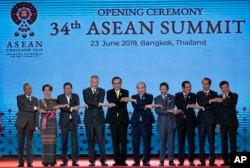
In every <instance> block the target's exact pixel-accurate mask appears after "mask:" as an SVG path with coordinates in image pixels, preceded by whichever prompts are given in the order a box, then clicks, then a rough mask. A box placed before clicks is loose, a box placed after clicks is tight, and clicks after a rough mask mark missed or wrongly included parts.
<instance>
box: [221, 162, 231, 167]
mask: <svg viewBox="0 0 250 168" xmlns="http://www.w3.org/2000/svg"><path fill="white" fill-rule="evenodd" d="M229 165H230V164H229V162H224V163H223V164H221V166H229Z"/></svg>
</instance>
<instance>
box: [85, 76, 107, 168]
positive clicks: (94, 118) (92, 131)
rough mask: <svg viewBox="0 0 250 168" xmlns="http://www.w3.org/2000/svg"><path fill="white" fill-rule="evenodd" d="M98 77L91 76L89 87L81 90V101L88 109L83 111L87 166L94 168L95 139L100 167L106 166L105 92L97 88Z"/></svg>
mask: <svg viewBox="0 0 250 168" xmlns="http://www.w3.org/2000/svg"><path fill="white" fill-rule="evenodd" d="M98 84H99V77H98V76H96V75H92V76H91V78H90V85H91V86H90V87H89V88H86V89H84V90H83V99H84V101H85V103H86V104H87V106H88V108H86V109H85V114H84V123H85V127H86V132H87V139H88V150H89V162H90V165H89V166H95V160H96V158H95V151H94V144H95V139H96V140H97V144H98V146H99V151H100V157H101V158H100V161H101V165H102V166H108V164H107V163H106V155H105V119H104V111H103V109H102V106H106V104H105V103H103V101H104V96H105V90H104V89H102V88H100V87H98Z"/></svg>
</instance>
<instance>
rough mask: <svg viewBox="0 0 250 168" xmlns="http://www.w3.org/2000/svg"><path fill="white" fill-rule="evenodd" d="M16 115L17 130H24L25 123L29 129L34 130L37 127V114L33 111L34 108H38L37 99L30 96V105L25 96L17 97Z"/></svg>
mask: <svg viewBox="0 0 250 168" xmlns="http://www.w3.org/2000/svg"><path fill="white" fill-rule="evenodd" d="M17 106H18V113H17V119H16V123H15V126H16V127H19V128H25V126H26V125H27V123H29V124H30V129H31V130H35V128H36V127H38V116H39V115H38V112H37V111H36V110H34V107H35V106H36V107H38V99H37V98H36V97H34V96H31V104H30V105H29V104H28V100H27V97H26V95H25V94H23V95H19V96H17Z"/></svg>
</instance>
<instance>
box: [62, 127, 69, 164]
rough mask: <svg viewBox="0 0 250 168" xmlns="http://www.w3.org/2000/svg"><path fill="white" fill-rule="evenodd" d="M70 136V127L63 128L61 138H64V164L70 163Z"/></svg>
mask: <svg viewBox="0 0 250 168" xmlns="http://www.w3.org/2000/svg"><path fill="white" fill-rule="evenodd" d="M68 134H69V127H61V136H62V144H61V145H62V156H61V157H62V161H63V163H67V162H68V156H67V151H68Z"/></svg>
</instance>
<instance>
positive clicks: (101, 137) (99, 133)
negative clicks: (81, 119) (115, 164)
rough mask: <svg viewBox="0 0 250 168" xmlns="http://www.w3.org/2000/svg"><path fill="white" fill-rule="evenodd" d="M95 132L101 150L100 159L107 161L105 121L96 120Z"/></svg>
mask: <svg viewBox="0 0 250 168" xmlns="http://www.w3.org/2000/svg"><path fill="white" fill-rule="evenodd" d="M94 125H95V132H96V139H97V143H98V146H99V150H100V160H101V162H102V163H103V162H106V154H105V125H104V123H103V124H101V123H97V122H95V124H94Z"/></svg>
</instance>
